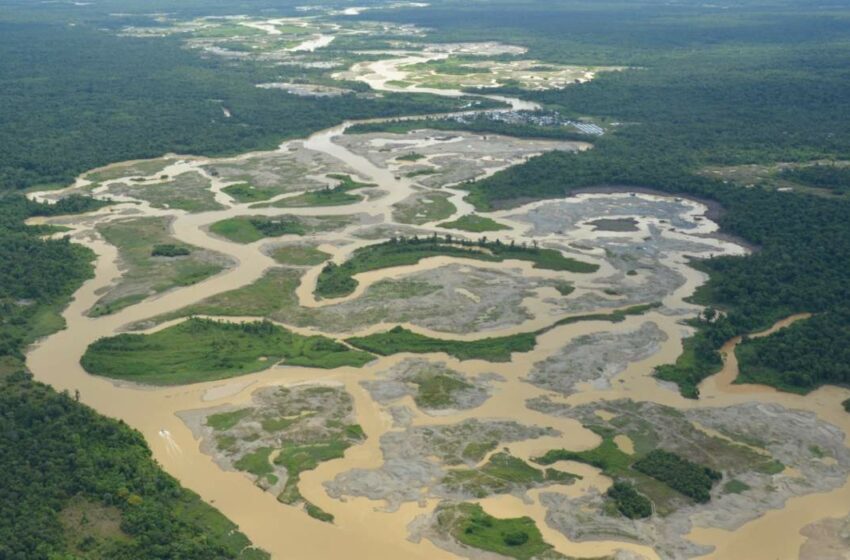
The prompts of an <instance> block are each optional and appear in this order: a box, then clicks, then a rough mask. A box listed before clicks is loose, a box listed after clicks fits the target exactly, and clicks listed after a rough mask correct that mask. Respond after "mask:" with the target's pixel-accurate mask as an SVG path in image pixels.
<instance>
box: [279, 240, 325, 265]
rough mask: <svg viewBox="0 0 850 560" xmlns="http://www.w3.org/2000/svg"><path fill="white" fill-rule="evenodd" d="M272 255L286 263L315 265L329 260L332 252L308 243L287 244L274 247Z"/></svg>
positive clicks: (280, 261) (281, 262)
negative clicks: (321, 249)
mask: <svg viewBox="0 0 850 560" xmlns="http://www.w3.org/2000/svg"><path fill="white" fill-rule="evenodd" d="M271 257H272V258H273V259H274V260H275V261H277V262H278V263H280V264H284V265H289V266H314V265H317V264H322V263H323V262H325V261H326V260H328V259H329V258H330V254H328V253H325V252H324V251H320V250H319V249H317V248H315V247H310V246H308V245H286V246H284V247H278V248H276V249H274V250H273V251H272V253H271Z"/></svg>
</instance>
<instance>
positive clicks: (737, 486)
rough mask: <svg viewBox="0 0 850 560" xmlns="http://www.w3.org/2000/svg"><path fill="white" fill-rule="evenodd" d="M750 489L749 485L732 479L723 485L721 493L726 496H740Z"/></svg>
mask: <svg viewBox="0 0 850 560" xmlns="http://www.w3.org/2000/svg"><path fill="white" fill-rule="evenodd" d="M749 489H750V485H749V484H747V483H746V482H742V481H740V480H738V479H737V478H733V479H732V480H730V481H728V482H727V483H726V484H724V485H723V491H724V492H725V493H726V494H740V493H741V492H745V491H747V490H749Z"/></svg>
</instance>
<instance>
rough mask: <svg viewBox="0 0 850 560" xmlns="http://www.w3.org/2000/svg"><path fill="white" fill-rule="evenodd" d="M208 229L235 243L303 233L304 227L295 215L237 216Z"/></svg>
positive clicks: (304, 231)
mask: <svg viewBox="0 0 850 560" xmlns="http://www.w3.org/2000/svg"><path fill="white" fill-rule="evenodd" d="M210 231H211V232H213V233H215V234H216V235H220V236H222V237H225V238H227V239H229V240H231V241H235V242H236V243H253V242H254V241H259V240H260V239H265V238H267V237H280V236H281V235H304V234H305V233H306V228H305V227H304V225H303V223H302V222H301V220H299V219H298V218H295V217H288V216H280V217H276V218H260V217H256V218H251V217H237V218H228V219H226V220H222V221H220V222H216V223H214V224H212V225H211V226H210Z"/></svg>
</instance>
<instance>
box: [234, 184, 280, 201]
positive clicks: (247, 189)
mask: <svg viewBox="0 0 850 560" xmlns="http://www.w3.org/2000/svg"><path fill="white" fill-rule="evenodd" d="M221 190H222V192H224V193H225V194H227V195H228V196H231V197H233V199H234V200H235V201H236V202H242V203H246V202H260V201H263V200H268V199H270V198H271V197H273V196H275V195H277V194H279V193H278V191H276V190H274V189H263V188H258V187H255V186H254V185H249V184H248V183H237V184H235V185H230V186H228V187H224V188H223V189H221Z"/></svg>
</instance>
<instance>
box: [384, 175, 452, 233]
mask: <svg viewBox="0 0 850 560" xmlns="http://www.w3.org/2000/svg"><path fill="white" fill-rule="evenodd" d="M422 171H426V172H425V173H422V172H419V171H414V172H413V173H411V174H408V175H407V176H408V177H416V176H418V175H428V174H430V172H431V170H422ZM450 198H451V195H450V194H448V193H444V192H439V191H428V192H426V193H424V194H421V195H415V196H413V197H411V199H409V200H407V201H404V202H401V203H399V204H397V205H396V206H395V208H394V209H393V219H394V220H396V221H397V222H400V223H403V224H414V225H422V224H425V223H428V222H434V221H436V220H445V219H446V218H448V217H450V216H451V215H452V214H454V213H455V211H456V210H457V209H456V208H455V205H454V204H452V203H451V200H449V199H450Z"/></svg>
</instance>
